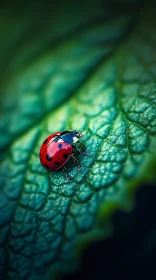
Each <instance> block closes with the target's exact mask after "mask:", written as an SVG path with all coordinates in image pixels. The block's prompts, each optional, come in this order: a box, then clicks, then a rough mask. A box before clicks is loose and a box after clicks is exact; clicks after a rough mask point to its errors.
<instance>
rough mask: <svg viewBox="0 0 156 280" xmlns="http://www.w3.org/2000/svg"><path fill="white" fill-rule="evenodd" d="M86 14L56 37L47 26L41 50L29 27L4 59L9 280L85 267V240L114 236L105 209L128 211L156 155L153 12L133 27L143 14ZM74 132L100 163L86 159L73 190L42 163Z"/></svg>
mask: <svg viewBox="0 0 156 280" xmlns="http://www.w3.org/2000/svg"><path fill="white" fill-rule="evenodd" d="M93 8H94V6H93ZM86 10H87V9H85V12H86ZM80 11H81V9H80ZM7 13H8V11H6V14H7ZM69 14H70V16H71V15H72V13H71V12H70V13H69ZM84 15H85V13H84ZM84 15H83V16H82V17H80V13H79V12H78V19H80V18H81V21H78V20H76V19H75V23H74V24H69V26H65V28H64V29H63V28H58V30H57V32H56V31H55V32H54V28H53V25H52V20H50V19H49V18H48V20H49V21H48V20H46V21H45V22H46V24H47V23H48V30H47V32H46V34H45V37H43V38H42V41H41V37H42V36H41V34H42V35H43V33H44V32H43V31H42V29H41V26H40V27H39V33H38V37H37V35H36V37H35V38H34V39H32V38H33V36H34V35H33V34H35V30H36V26H34V25H33V23H32V22H31V21H30V22H29V23H27V25H26V24H24V23H25V21H24V19H23V25H21V27H20V28H21V31H19V33H20V34H19V38H20V37H21V32H22V31H24V30H25V28H26V30H28V31H29V32H28V34H30V28H31V26H33V28H34V29H33V30H32V36H30V37H29V36H28V37H26V36H27V34H26V35H25V41H24V44H22V41H20V39H18V40H17V41H16V43H12V44H13V46H14V49H17V50H19V51H18V54H17V52H16V53H15V56H14V57H12V58H10V57H9V56H7V54H6V56H5V57H2V58H1V59H2V61H8V62H9V63H8V67H7V68H6V69H4V81H3V83H2V87H1V88H2V96H3V99H2V101H3V104H2V105H1V107H2V112H1V122H0V128H1V141H0V146H1V159H2V160H1V174H0V195H1V198H0V227H1V228H0V246H1V247H0V256H1V257H0V260H1V263H0V269H1V273H2V275H3V276H4V275H5V276H6V277H7V278H9V279H25V278H27V279H36V278H37V279H41V278H42V277H43V276H44V277H45V279H51V273H52V272H54V271H57V270H61V271H65V270H66V269H70V270H72V269H74V268H76V266H77V259H76V257H75V250H76V248H77V247H78V246H79V245H78V244H80V241H81V242H87V241H86V240H88V239H91V238H92V239H96V238H98V237H99V236H104V235H105V234H106V233H107V228H104V227H100V226H99V224H98V222H97V221H98V218H97V217H98V212H99V210H100V209H102V207H103V206H105V205H109V204H108V203H109V202H110V203H117V204H118V205H119V206H122V205H124V207H126V204H128V203H129V202H128V200H127V198H126V196H127V192H128V183H129V182H133V180H134V179H135V178H141V176H143V173H144V172H145V171H147V170H149V169H148V166H150V162H151V161H152V159H153V156H154V153H155V140H153V139H154V135H155V132H156V125H155V120H156V118H155V116H156V109H155V103H156V94H155V93H156V84H155V79H156V68H155V62H156V56H155V49H154V44H155V42H156V36H155V34H156V33H155V32H154V27H153V23H152V19H150V20H149V16H148V13H147V17H146V18H143V19H141V20H140V22H141V23H139V20H138V22H137V24H134V23H136V15H134V13H133V14H126V15H125V14H124V15H121V14H119V15H118V14H114V13H112V12H111V11H109V10H106V12H105V11H103V10H99V7H98V8H97V9H96V10H95V11H94V12H93V13H92V14H87V16H86V17H85V16H84ZM30 18H31V15H30ZM69 19H70V20H69V22H70V21H71V22H72V20H73V17H72V16H71V17H69ZM11 20H12V19H10V21H11ZM18 20H21V19H20V18H19V19H18ZM65 21H66V17H65V18H63V19H62V22H65ZM17 26H18V25H17ZM18 28H19V26H18ZM15 30H16V32H15V34H17V29H16V28H15ZM33 32H34V33H33ZM39 34H40V36H39ZM51 34H52V35H51ZM14 38H15V37H14ZM40 41H41V42H40ZM17 47H18V48H17ZM6 53H7V51H6ZM25 62H26V63H25ZM65 129H77V130H79V129H83V130H84V134H85V137H84V138H83V142H84V143H85V144H86V147H87V152H89V153H90V154H91V157H84V156H81V157H79V161H80V164H81V167H82V168H81V172H79V173H78V171H77V168H76V167H73V166H72V165H70V167H69V175H70V176H71V178H72V179H71V180H70V181H68V180H66V178H65V175H64V174H63V172H62V171H59V172H56V173H48V172H47V171H45V170H44V169H43V168H42V166H41V165H40V162H39V157H38V153H39V148H40V145H41V143H42V142H43V140H44V139H45V138H46V137H47V136H48V135H49V134H51V133H53V132H55V131H61V130H65ZM149 172H150V171H149ZM108 211H109V208H108ZM103 219H105V217H103ZM39 277H40V278H39Z"/></svg>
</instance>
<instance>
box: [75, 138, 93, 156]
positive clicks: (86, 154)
mask: <svg viewBox="0 0 156 280" xmlns="http://www.w3.org/2000/svg"><path fill="white" fill-rule="evenodd" d="M78 143H80V144H82V146H83V147H84V148H85V150H86V146H85V145H84V144H83V143H82V142H80V141H78ZM72 147H73V148H74V149H76V150H77V151H78V152H79V153H80V154H83V155H84V156H91V154H89V153H86V152H85V150H84V151H82V150H79V149H78V148H77V147H76V146H75V145H72Z"/></svg>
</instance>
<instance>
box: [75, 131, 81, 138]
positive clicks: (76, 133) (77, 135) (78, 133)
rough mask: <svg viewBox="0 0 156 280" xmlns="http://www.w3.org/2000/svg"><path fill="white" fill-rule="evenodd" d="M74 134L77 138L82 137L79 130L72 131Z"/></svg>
mask: <svg viewBox="0 0 156 280" xmlns="http://www.w3.org/2000/svg"><path fill="white" fill-rule="evenodd" d="M74 136H75V137H77V138H80V137H82V136H83V135H82V134H81V132H79V131H74Z"/></svg>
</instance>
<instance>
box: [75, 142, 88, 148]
mask: <svg viewBox="0 0 156 280" xmlns="http://www.w3.org/2000/svg"><path fill="white" fill-rule="evenodd" d="M77 142H78V143H79V144H80V145H81V146H82V147H83V148H84V150H86V146H85V145H84V144H83V143H82V142H81V141H77Z"/></svg>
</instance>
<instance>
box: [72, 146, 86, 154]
mask: <svg viewBox="0 0 156 280" xmlns="http://www.w3.org/2000/svg"><path fill="white" fill-rule="evenodd" d="M72 147H73V148H74V149H75V150H76V151H77V152H79V153H80V154H82V153H83V151H81V150H79V149H78V148H77V147H76V146H75V145H72Z"/></svg>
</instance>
